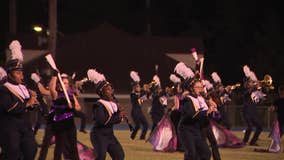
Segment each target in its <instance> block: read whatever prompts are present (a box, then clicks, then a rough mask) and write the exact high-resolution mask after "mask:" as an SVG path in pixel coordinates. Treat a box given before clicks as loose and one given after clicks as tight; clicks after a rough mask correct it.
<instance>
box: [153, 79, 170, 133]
mask: <svg viewBox="0 0 284 160" xmlns="http://www.w3.org/2000/svg"><path fill="white" fill-rule="evenodd" d="M150 89H151V92H152V107H151V110H150V115H151V119H152V123H153V124H152V129H151V133H152V132H153V130H154V129H155V128H156V126H157V124H158V123H159V122H160V120H161V119H162V117H163V116H164V114H165V109H166V107H167V98H166V95H165V92H163V90H162V87H161V82H160V78H159V77H158V76H157V75H154V77H153V84H152V86H151V87H150Z"/></svg>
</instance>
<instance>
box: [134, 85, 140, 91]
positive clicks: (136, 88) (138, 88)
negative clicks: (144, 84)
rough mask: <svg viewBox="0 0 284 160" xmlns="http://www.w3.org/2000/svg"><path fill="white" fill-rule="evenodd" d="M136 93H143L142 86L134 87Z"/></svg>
mask: <svg viewBox="0 0 284 160" xmlns="http://www.w3.org/2000/svg"><path fill="white" fill-rule="evenodd" d="M134 91H135V92H140V91H141V87H140V85H138V84H137V85H135V86H134Z"/></svg>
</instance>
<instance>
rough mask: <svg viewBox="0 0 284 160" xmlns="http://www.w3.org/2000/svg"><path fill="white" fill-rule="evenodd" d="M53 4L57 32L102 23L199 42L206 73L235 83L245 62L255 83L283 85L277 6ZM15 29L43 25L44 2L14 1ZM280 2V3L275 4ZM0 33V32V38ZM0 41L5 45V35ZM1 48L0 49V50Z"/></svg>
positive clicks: (4, 14)
mask: <svg viewBox="0 0 284 160" xmlns="http://www.w3.org/2000/svg"><path fill="white" fill-rule="evenodd" d="M151 1H152V2H151V8H150V10H147V9H146V5H145V0H84V1H78V0H76V1H75V0H58V29H59V30H60V32H62V33H63V34H71V33H76V32H80V31H86V30H90V29H92V28H94V27H96V26H97V25H99V24H101V23H103V22H105V21H107V22H109V23H111V24H112V25H114V26H116V27H117V28H119V29H121V30H123V31H126V32H129V33H130V34H133V35H142V34H145V33H146V24H147V22H150V24H151V26H152V35H156V36H172V37H179V36H190V35H200V36H202V37H203V39H204V44H205V56H206V59H207V61H206V63H207V64H206V67H207V71H208V73H211V72H212V71H218V72H219V73H221V74H222V75H224V76H223V77H224V79H225V81H228V82H235V79H240V75H235V74H233V73H236V72H237V71H238V70H240V68H241V66H242V65H244V64H249V65H250V66H251V68H252V69H253V70H255V72H256V74H257V75H258V77H259V79H262V78H261V77H263V75H264V74H265V73H270V74H271V75H272V76H273V78H274V79H275V81H276V82H277V83H283V82H284V76H283V75H284V71H283V69H282V68H283V65H281V64H282V61H283V59H284V54H283V52H284V45H283V38H282V37H283V34H284V32H283V28H284V24H283V23H284V21H283V16H282V15H284V14H283V9H282V8H281V5H280V4H278V3H277V2H269V1H266V2H260V1H257V0H250V1H239V0H230V1H228V0H151ZM17 3H18V6H17V8H18V10H17V12H18V31H19V32H30V33H32V30H31V25H32V24H36V23H39V24H44V25H45V26H47V23H48V1H47V0H18V2H17ZM279 3H280V2H279ZM8 6H9V5H8V0H1V1H0V19H1V20H2V23H1V26H0V29H1V30H0V32H1V33H8V24H9V21H8V13H9V12H8V8H9V7H8ZM2 35H3V34H2ZM2 35H1V39H0V40H1V42H4V41H5V34H4V35H3V36H2ZM3 47H4V46H3V43H2V44H1V47H0V48H1V50H2V49H3Z"/></svg>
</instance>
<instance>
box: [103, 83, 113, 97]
mask: <svg viewBox="0 0 284 160" xmlns="http://www.w3.org/2000/svg"><path fill="white" fill-rule="evenodd" d="M103 91H104V95H105V96H106V97H108V98H111V97H112V96H113V89H112V87H111V85H107V86H105V87H104V89H103Z"/></svg>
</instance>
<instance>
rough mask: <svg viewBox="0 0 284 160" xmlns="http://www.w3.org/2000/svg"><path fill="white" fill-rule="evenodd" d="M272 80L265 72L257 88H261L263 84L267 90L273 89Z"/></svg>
mask: <svg viewBox="0 0 284 160" xmlns="http://www.w3.org/2000/svg"><path fill="white" fill-rule="evenodd" d="M272 82H273V80H272V77H271V76H270V75H269V74H266V75H264V77H263V80H261V81H259V83H260V84H261V86H259V87H258V88H257V89H261V88H262V86H264V87H265V88H266V89H268V90H273V89H274V86H273V84H272Z"/></svg>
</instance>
